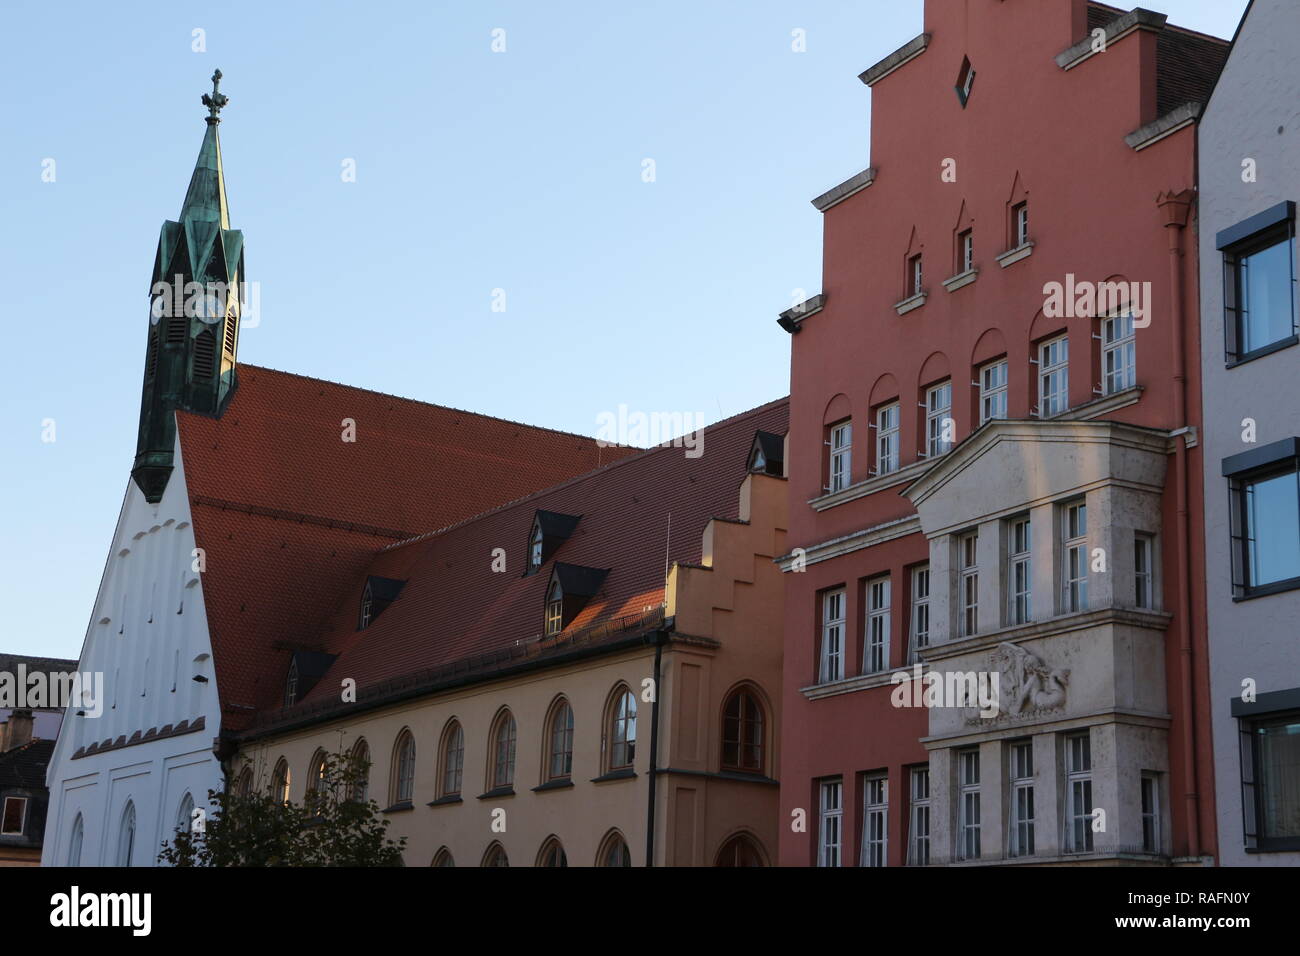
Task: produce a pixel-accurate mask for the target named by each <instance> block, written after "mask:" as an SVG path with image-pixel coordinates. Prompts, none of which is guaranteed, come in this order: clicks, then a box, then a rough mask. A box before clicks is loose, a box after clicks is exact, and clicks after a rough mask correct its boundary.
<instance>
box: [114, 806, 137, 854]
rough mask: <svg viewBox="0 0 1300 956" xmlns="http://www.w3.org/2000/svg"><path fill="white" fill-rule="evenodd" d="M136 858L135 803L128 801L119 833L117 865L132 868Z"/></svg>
mask: <svg viewBox="0 0 1300 956" xmlns="http://www.w3.org/2000/svg"><path fill="white" fill-rule="evenodd" d="M134 857H135V802H134V801H132V800H128V801H127V802H126V809H125V810H123V811H122V823H121V825H120V826H119V828H118V831H117V865H118V866H130V865H131V860H132V859H133V858H134Z"/></svg>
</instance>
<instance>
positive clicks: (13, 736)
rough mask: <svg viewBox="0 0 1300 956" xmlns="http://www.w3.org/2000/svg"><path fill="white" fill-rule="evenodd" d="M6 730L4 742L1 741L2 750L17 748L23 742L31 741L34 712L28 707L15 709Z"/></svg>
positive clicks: (0, 749) (6, 724)
mask: <svg viewBox="0 0 1300 956" xmlns="http://www.w3.org/2000/svg"><path fill="white" fill-rule="evenodd" d="M4 731H5V733H4V738H3V743H0V752H3V751H8V750H15V749H17V748H18V747H21V746H22V745H23V744H26V743H30V742H31V739H32V712H31V711H30V710H26V709H24V710H15V711H13V712H12V713H11V714H10V715H9V720H8V721H7V722H6V723H5V725H4Z"/></svg>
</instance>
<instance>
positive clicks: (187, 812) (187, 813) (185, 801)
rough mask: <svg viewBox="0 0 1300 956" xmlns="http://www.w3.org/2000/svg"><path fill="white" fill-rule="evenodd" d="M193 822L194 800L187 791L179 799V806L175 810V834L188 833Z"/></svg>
mask: <svg viewBox="0 0 1300 956" xmlns="http://www.w3.org/2000/svg"><path fill="white" fill-rule="evenodd" d="M193 822H194V798H193V797H191V796H190V792H189V791H188V790H186V791H185V796H183V797H181V805H180V806H179V807H177V808H176V832H177V833H188V832H189V831H190V828H191V827H192V826H193Z"/></svg>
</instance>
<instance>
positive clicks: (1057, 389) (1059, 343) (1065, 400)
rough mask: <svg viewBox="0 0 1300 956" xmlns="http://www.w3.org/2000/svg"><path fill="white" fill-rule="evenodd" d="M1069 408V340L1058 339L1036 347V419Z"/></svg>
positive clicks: (1049, 416) (1063, 337)
mask: <svg viewBox="0 0 1300 956" xmlns="http://www.w3.org/2000/svg"><path fill="white" fill-rule="evenodd" d="M1069 407H1070V340H1069V338H1068V337H1066V336H1064V335H1062V336H1061V337H1060V338H1056V339H1052V340H1051V341H1050V342H1044V343H1043V344H1042V345H1040V346H1039V347H1038V417H1039V418H1051V417H1052V416H1053V415H1059V414H1061V412H1064V411H1066V410H1067V409H1069Z"/></svg>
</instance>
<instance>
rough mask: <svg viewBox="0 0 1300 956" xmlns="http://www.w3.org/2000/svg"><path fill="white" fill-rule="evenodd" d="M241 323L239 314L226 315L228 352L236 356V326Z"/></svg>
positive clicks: (231, 355) (232, 356)
mask: <svg viewBox="0 0 1300 956" xmlns="http://www.w3.org/2000/svg"><path fill="white" fill-rule="evenodd" d="M237 325H239V316H237V315H227V316H226V354H227V355H229V356H230V357H231V358H234V357H235V327H236V326H237Z"/></svg>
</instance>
